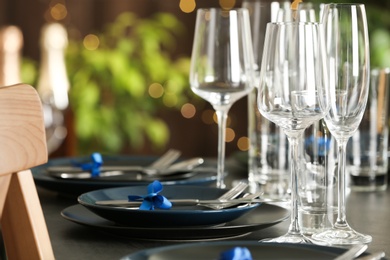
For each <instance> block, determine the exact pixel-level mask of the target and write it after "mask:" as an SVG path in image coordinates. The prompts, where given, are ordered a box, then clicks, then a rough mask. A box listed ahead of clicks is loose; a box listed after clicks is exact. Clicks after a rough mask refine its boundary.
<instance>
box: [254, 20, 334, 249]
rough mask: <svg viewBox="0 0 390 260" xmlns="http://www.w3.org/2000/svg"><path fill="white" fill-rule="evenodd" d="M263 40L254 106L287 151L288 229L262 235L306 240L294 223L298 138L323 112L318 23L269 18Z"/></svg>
mask: <svg viewBox="0 0 390 260" xmlns="http://www.w3.org/2000/svg"><path fill="white" fill-rule="evenodd" d="M264 44H265V46H264V51H263V60H262V64H261V72H260V86H259V94H258V101H257V102H258V107H259V110H260V113H261V114H262V115H263V116H264V117H266V118H267V119H268V120H270V121H272V122H274V123H275V124H276V125H278V126H280V127H281V128H282V129H283V131H284V133H285V134H286V135H287V138H288V140H289V144H290V153H291V223H290V227H289V230H288V232H287V234H285V235H283V236H281V237H277V238H273V239H267V240H265V241H268V242H289V243H306V242H309V241H308V240H307V239H306V238H305V237H304V236H303V235H302V233H301V230H300V227H299V224H298V188H297V173H298V171H299V170H302V169H300V167H301V164H300V163H299V159H298V156H299V145H300V144H299V142H300V140H301V138H300V137H301V136H302V134H303V132H304V130H305V129H306V128H307V127H308V126H310V125H311V124H312V123H313V122H315V121H318V120H320V119H321V118H323V117H324V115H325V113H327V111H328V106H329V102H328V99H327V98H328V94H327V90H328V89H327V71H326V64H325V62H326V57H325V46H324V38H323V31H322V25H321V24H318V23H310V22H280V23H269V24H268V25H267V30H266V36H265V43H264ZM263 241H264V240H263Z"/></svg>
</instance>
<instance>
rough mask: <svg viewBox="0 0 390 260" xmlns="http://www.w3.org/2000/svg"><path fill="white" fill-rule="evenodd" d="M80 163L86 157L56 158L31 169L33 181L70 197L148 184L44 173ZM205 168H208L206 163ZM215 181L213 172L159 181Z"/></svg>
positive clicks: (130, 160)
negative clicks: (57, 167) (73, 163)
mask: <svg viewBox="0 0 390 260" xmlns="http://www.w3.org/2000/svg"><path fill="white" fill-rule="evenodd" d="M156 158H157V157H151V156H103V161H104V164H105V165H148V164H150V163H152V162H153V161H154V160H155V159H156ZM74 160H76V161H82V160H88V157H67V158H58V159H52V160H49V162H48V163H46V164H43V165H40V166H38V167H35V168H33V169H32V173H33V176H34V180H35V183H36V185H37V186H39V187H42V188H45V189H48V190H52V191H56V192H58V193H61V194H66V195H70V196H78V195H80V194H82V193H85V192H88V191H92V190H98V189H105V188H113V187H123V186H139V185H147V184H149V183H150V180H148V181H123V180H116V179H115V178H113V179H109V178H107V179H105V180H104V181H97V180H94V179H86V180H77V179H59V178H54V177H51V176H49V174H48V173H47V171H46V168H47V167H48V166H56V165H67V166H69V165H71V164H72V161H74ZM205 166H206V167H209V166H210V163H209V164H208V163H207V161H206V162H205ZM215 180H216V176H215V172H214V173H213V172H200V173H198V174H196V175H195V176H192V177H190V178H188V179H177V180H174V179H172V180H166V181H161V183H162V184H163V185H173V184H175V185H176V184H180V185H211V184H212V183H214V182H215Z"/></svg>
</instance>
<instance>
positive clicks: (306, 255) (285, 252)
mask: <svg viewBox="0 0 390 260" xmlns="http://www.w3.org/2000/svg"><path fill="white" fill-rule="evenodd" d="M234 247H245V248H247V249H248V250H249V251H250V253H251V256H252V258H253V259H278V260H281V259H286V260H294V259H297V260H303V259H310V260H312V259H316V260H319V259H321V260H331V259H334V258H335V257H337V256H339V255H340V254H342V253H344V252H345V251H346V249H342V248H336V247H327V246H317V245H310V244H287V243H286V244H284V243H260V242H257V241H222V242H206V243H191V244H181V245H174V246H165V247H158V248H152V249H146V250H142V251H139V252H137V253H134V254H131V255H128V256H125V257H123V258H122V260H128V259H131V260H148V259H159V260H164V259H167V260H171V259H188V256H191V259H219V256H220V254H221V253H222V252H225V251H227V250H230V249H232V248H234Z"/></svg>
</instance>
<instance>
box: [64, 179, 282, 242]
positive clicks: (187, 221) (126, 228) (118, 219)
mask: <svg viewBox="0 0 390 260" xmlns="http://www.w3.org/2000/svg"><path fill="white" fill-rule="evenodd" d="M146 191H147V188H146V186H129V187H120V188H109V189H101V190H96V191H91V192H87V193H85V194H82V195H81V196H79V199H78V200H79V203H80V204H78V205H74V206H71V207H68V208H66V209H64V210H63V211H62V216H63V217H64V218H65V219H67V220H70V221H73V222H75V223H78V224H81V225H85V226H88V227H92V228H97V229H100V230H102V231H106V232H110V233H112V234H115V235H120V236H125V237H129V238H140V239H153V240H181V241H182V240H207V239H216V238H228V237H237V236H242V235H246V234H248V233H251V232H253V231H256V230H260V229H263V228H266V227H269V226H272V225H275V224H277V223H279V222H281V221H284V220H286V219H287V218H288V216H289V211H288V210H286V209H284V208H281V207H278V206H274V205H269V204H264V203H263V204H261V205H259V204H249V205H247V206H241V207H232V208H226V209H221V210H214V209H210V208H206V207H203V206H175V205H173V207H172V208H171V209H165V210H164V209H155V210H139V209H134V208H125V207H114V206H100V205H96V201H100V200H126V199H127V196H128V195H145V194H146V193H147V192H146ZM225 192H226V190H223V189H217V188H211V187H204V186H183V185H174V186H164V188H163V191H162V192H161V193H160V194H161V195H164V196H165V197H167V198H168V199H202V200H206V199H207V200H208V199H216V198H218V197H219V196H220V195H222V194H223V193H225Z"/></svg>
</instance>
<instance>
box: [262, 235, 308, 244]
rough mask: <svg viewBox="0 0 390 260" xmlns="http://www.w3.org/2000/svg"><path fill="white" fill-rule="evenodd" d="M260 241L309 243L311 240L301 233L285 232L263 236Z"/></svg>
mask: <svg viewBox="0 0 390 260" xmlns="http://www.w3.org/2000/svg"><path fill="white" fill-rule="evenodd" d="M259 242H262V243H293V244H311V243H312V242H311V241H310V240H309V239H307V238H306V237H304V236H303V235H302V234H290V233H287V234H285V235H283V236H280V237H275V238H265V239H262V240H260V241H259Z"/></svg>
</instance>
